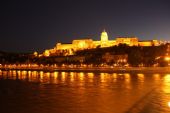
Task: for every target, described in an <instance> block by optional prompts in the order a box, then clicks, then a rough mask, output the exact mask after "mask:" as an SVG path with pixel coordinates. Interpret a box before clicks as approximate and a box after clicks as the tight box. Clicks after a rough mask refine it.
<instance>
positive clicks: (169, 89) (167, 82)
mask: <svg viewBox="0 0 170 113" xmlns="http://www.w3.org/2000/svg"><path fill="white" fill-rule="evenodd" d="M163 91H164V92H165V93H170V74H167V75H165V77H164V86H163Z"/></svg>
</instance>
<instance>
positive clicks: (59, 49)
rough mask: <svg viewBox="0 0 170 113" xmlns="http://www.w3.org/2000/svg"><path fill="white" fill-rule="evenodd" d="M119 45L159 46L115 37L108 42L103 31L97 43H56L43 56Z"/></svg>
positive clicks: (150, 42) (132, 38)
mask: <svg viewBox="0 0 170 113" xmlns="http://www.w3.org/2000/svg"><path fill="white" fill-rule="evenodd" d="M119 44H126V45H128V46H159V45H160V41H158V40H143V41H139V39H138V38H137V37H117V38H116V39H115V40H109V39H108V34H107V32H106V31H105V30H104V31H103V32H102V33H101V37H100V40H99V41H93V39H78V40H73V41H72V43H69V44H62V43H57V44H56V46H55V47H54V48H53V49H49V50H45V51H44V53H43V55H44V56H51V55H57V54H61V53H64V54H63V55H65V56H67V55H73V54H74V52H75V51H77V50H84V49H93V48H96V47H100V48H105V47H111V46H118V45H119Z"/></svg>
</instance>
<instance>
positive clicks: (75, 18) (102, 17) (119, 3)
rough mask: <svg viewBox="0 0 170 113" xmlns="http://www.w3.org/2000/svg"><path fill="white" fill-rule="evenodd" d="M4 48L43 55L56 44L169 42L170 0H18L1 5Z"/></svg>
mask: <svg viewBox="0 0 170 113" xmlns="http://www.w3.org/2000/svg"><path fill="white" fill-rule="evenodd" d="M0 12H1V13H0V15H1V16H0V17H1V19H0V20H1V21H0V30H1V31H0V39H1V40H0V50H1V51H9V52H31V51H35V50H36V51H42V50H44V49H49V48H53V47H54V46H55V44H56V43H57V42H62V43H70V42H71V41H72V40H73V39H81V38H86V37H88V38H92V39H93V40H100V33H101V32H102V30H103V29H106V31H107V32H108V35H109V39H115V37H120V36H137V37H139V39H140V40H149V39H160V40H170V0H40V1H36V0H20V1H19V0H13V1H8V0H7V1H5V2H2V3H1V8H0Z"/></svg>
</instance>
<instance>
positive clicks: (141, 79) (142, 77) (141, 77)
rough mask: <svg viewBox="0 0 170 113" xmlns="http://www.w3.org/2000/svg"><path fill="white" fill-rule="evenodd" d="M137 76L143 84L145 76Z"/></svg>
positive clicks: (139, 74) (140, 74)
mask: <svg viewBox="0 0 170 113" xmlns="http://www.w3.org/2000/svg"><path fill="white" fill-rule="evenodd" d="M137 76H138V79H139V80H140V81H141V82H144V79H145V76H144V74H142V73H138V74H137Z"/></svg>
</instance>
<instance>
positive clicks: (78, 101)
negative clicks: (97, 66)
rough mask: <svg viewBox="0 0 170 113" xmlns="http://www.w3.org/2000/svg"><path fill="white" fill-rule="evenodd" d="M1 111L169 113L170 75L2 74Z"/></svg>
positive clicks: (41, 112) (0, 74)
mask: <svg viewBox="0 0 170 113" xmlns="http://www.w3.org/2000/svg"><path fill="white" fill-rule="evenodd" d="M0 113H170V73H158V72H157V73H154V72H146V71H145V72H143V73H141V72H140V73H139V72H128V73H126V72H119V73H101V72H58V71H56V72H51V73H50V72H43V71H39V72H38V71H0Z"/></svg>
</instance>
